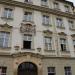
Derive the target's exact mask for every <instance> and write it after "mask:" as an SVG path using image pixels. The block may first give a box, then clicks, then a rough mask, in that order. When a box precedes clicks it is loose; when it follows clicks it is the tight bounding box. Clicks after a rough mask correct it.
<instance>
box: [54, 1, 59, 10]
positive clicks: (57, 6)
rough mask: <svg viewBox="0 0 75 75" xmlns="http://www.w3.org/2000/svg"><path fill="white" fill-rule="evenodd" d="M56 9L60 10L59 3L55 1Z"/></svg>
mask: <svg viewBox="0 0 75 75" xmlns="http://www.w3.org/2000/svg"><path fill="white" fill-rule="evenodd" d="M54 9H55V10H59V3H57V2H54Z"/></svg>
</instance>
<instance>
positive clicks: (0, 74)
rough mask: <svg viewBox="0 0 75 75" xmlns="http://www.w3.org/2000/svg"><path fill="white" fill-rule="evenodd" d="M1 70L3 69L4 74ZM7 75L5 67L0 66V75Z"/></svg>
mask: <svg viewBox="0 0 75 75" xmlns="http://www.w3.org/2000/svg"><path fill="white" fill-rule="evenodd" d="M3 68H5V72H3ZM6 74H7V67H4V66H0V75H6Z"/></svg>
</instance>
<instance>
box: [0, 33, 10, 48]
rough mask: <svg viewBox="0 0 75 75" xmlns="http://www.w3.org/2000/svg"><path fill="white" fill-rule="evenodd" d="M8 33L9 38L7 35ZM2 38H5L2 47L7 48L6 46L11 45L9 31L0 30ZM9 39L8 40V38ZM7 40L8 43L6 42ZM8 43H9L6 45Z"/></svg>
mask: <svg viewBox="0 0 75 75" xmlns="http://www.w3.org/2000/svg"><path fill="white" fill-rule="evenodd" d="M7 35H8V38H7V37H6V36H7ZM0 36H1V37H0V39H3V40H2V42H1V43H2V44H1V46H0V47H3V48H6V47H9V41H10V33H7V32H0ZM6 39H7V40H6ZM6 42H7V43H6ZM6 44H7V45H6Z"/></svg>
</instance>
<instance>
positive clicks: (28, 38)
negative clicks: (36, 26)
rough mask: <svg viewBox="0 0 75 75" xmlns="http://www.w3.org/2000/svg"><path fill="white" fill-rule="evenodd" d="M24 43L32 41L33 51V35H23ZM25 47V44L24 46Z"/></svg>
mask: <svg viewBox="0 0 75 75" xmlns="http://www.w3.org/2000/svg"><path fill="white" fill-rule="evenodd" d="M23 41H31V49H33V35H30V34H23ZM22 47H23V44H22Z"/></svg>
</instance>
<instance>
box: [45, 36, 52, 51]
mask: <svg viewBox="0 0 75 75" xmlns="http://www.w3.org/2000/svg"><path fill="white" fill-rule="evenodd" d="M48 40H49V43H48ZM44 46H45V49H46V50H49V51H50V50H53V39H52V37H48V36H45V37H44Z"/></svg>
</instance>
